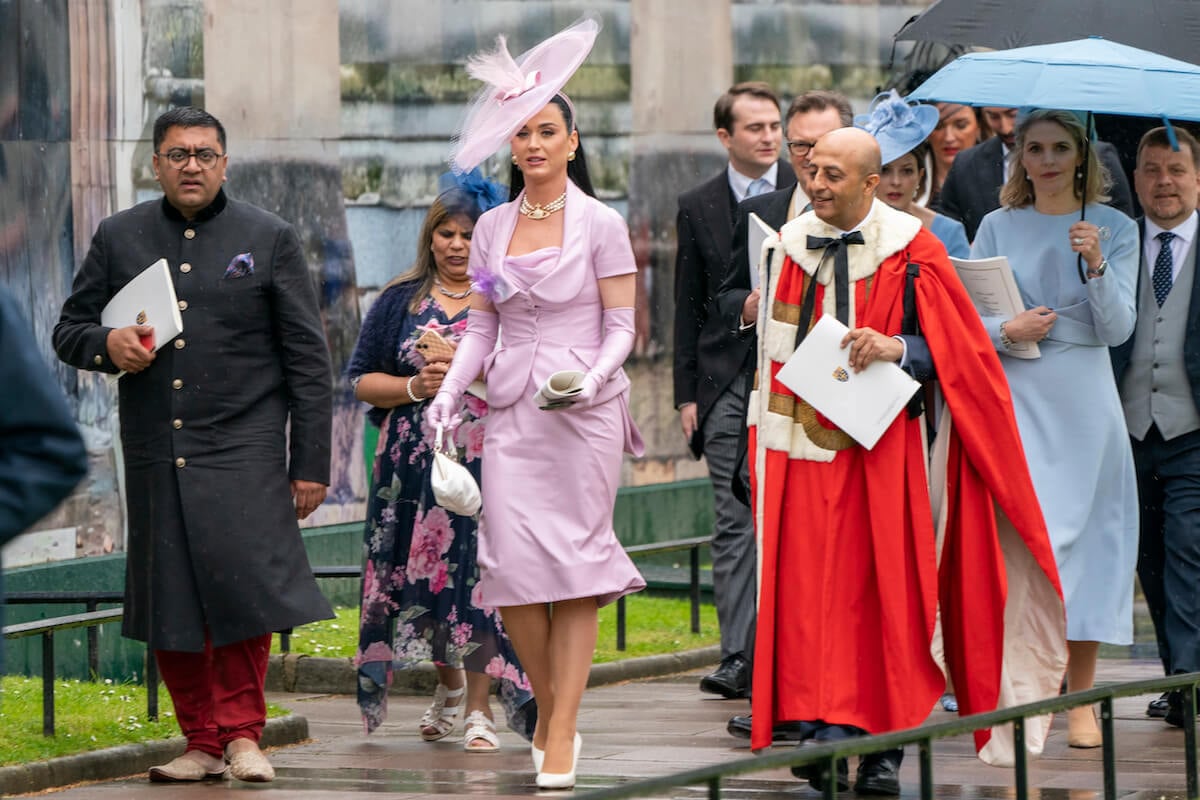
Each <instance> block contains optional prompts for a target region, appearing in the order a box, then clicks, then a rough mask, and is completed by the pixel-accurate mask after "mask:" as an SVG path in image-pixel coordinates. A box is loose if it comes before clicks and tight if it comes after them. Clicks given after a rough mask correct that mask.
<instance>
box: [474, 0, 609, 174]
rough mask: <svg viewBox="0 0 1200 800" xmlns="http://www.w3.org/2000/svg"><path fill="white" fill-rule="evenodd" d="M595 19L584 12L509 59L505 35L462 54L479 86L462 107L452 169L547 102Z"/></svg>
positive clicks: (493, 145)
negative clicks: (482, 48)
mask: <svg viewBox="0 0 1200 800" xmlns="http://www.w3.org/2000/svg"><path fill="white" fill-rule="evenodd" d="M599 33H600V20H598V19H596V18H594V17H585V18H584V19H581V20H579V21H578V22H576V23H575V24H574V25H572V26H570V27H569V28H567V29H566V30H563V31H560V32H559V33H556V34H555V35H554V36H551V37H550V38H549V39H546V40H545V41H544V42H541V43H540V44H537V45H534V46H533V47H532V48H530V49H529V50H527V51H526V52H524V53H522V54H521V55H520V56H518V57H517V58H516V59H514V58H513V57H512V56H511V55H509V52H508V45H507V42H506V40H505V37H504V36H497V37H496V49H495V50H494V51H491V52H484V53H477V54H476V55H473V56H471V57H470V58H469V59H467V74H468V75H470V76H471V77H472V78H475V79H476V80H479V81H483V83H484V84H485V85H484V87H483V89H482V90H481V91H480V92H479V93H478V94H477V95H476V96H475V98H474V99H473V100H472V101H471V104H470V105H469V106H468V107H467V113H466V117H465V119H464V121H463V124H462V127H461V129H460V130H459V133H458V135H457V136H455V137H454V150H453V151H452V152H451V154H450V167H451V169H453V170H454V171H455V172H470V171H471V170H472V169H474V168H475V167H477V166H478V165H479V164H481V163H482V162H483V161H484V160H485V159H486V158H488V157H489V156H491V155H492V154H493V153H495V152H496V151H497V150H499V149H500V148H501V147H503V146H504V144H505V143H506V142H507V141H508V140H509V139H511V138H512V137H513V135H514V134H515V133H516V132H517V131H518V130H520V129H521V126H522V125H524V124H525V123H526V122H528V121H529V119H530V118H531V117H533V116H534V115H535V114H537V113H538V112H539V111H541V110H542V109H543V108H545V107H546V104H547V103H549V102H550V100H551V98H553V97H554V95H556V94H558V93H559V92H560V91H561V90H562V88H563V86H565V85H566V84H567V81H568V80H570V79H571V76H572V75H574V74H575V70H577V69H579V65H580V64H582V63H583V60H584V59H585V58H587V55H588V53H589V52H591V49H592V45H593V44H594V43H595V41H596V36H597V34H599Z"/></svg>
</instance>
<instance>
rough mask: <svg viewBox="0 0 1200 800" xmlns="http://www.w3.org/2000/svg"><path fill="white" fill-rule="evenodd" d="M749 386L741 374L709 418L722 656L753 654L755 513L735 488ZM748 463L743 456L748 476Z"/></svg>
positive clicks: (708, 450) (706, 442) (715, 584)
mask: <svg viewBox="0 0 1200 800" xmlns="http://www.w3.org/2000/svg"><path fill="white" fill-rule="evenodd" d="M745 390H746V384H745V381H743V380H740V379H735V380H734V381H733V385H732V386H730V387H729V388H728V389H726V390H725V392H723V393H722V394H721V396H720V397H718V398H717V401H716V402H715V403H714V404H713V407H712V409H711V410H710V411H709V412H708V417H707V418H706V419H705V420H704V458H705V460H706V461H707V462H708V474H709V477H710V478H711V479H712V485H713V499H714V510H715V526H714V529H713V536H712V547H711V550H712V573H713V596H714V599H715V601H716V606H717V622H718V623H719V624H720V626H721V657H722V658H726V657H728V656H732V655H734V654H736V653H742V654H743V655H744V656H745V657H746V659H747V660H752V658H753V656H754V619H755V615H756V609H755V572H756V564H757V559H758V552H757V546H756V544H755V540H754V517H753V516H752V515H751V513H750V509H749V508H747V507H746V506H744V505H742V503H741V502H739V501H738V499H737V498H736V497H734V496H733V492H732V490H731V489H730V479H731V478H732V477H733V470H734V467H735V466H736V465H737V463H738V452H737V447H738V441H739V438H740V436H741V432H742V429H743V428H744V427H745V425H746V396H745V394H744V393H745ZM746 464H747V462H746V461H745V460H743V461H742V471H743V477H744V475H745V471H746Z"/></svg>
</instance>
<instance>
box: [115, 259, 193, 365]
mask: <svg viewBox="0 0 1200 800" xmlns="http://www.w3.org/2000/svg"><path fill="white" fill-rule="evenodd" d="M100 324H101V325H103V326H104V327H106V328H124V327H127V326H129V325H153V326H154V347H153V349H154V350H158V349H159V348H160V347H162V346H163V345H164V344H166V343H167V342H169V341H171V340H172V339H174V338H175V337H176V336H178V335H179V334H181V333H183V317H182V316H181V315H180V314H179V303H178V301H177V300H176V299H175V284H174V283H173V282H172V281H171V270H170V268H169V267H168V266H167V260H166V259H165V258H160V259H159V260H158V261H155V262H154V263H153V264H151V265H150V266H148V267H146V268H145V269H144V270H142V271H141V273H139V274H138V276H137V277H136V278H134V279H133V280H131V281H130V282H129V283H127V284H125V285H124V286H122V287H121V291H119V292H117V293H116V294H115V295H113V298H112V299H111V300H109V301H108V305H106V306H105V307H104V310H103V311H101V312H100ZM147 349H149V348H147Z"/></svg>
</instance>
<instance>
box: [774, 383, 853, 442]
mask: <svg viewBox="0 0 1200 800" xmlns="http://www.w3.org/2000/svg"><path fill="white" fill-rule="evenodd" d="M767 410H768V411H770V412H771V413H773V414H780V415H782V416H785V417H791V418H792V420H793V421H794V422H797V423H799V425H800V427H802V428H804V433H805V435H806V436H808V440H809V441H810V442H812V443H813V444H815V445H816V446H817V447H821V448H824V449H825V450H835V451H836V450H848V449H850V448H851V447H854V444H855V442H854V440H853V439H852V438H850V435H849V434H848V433H846V432H845V431H843V430H841V429H840V428H832V429H831V428H826V427H825V426H824V425H822V424H821V423H820V422H818V421H817V410H816V409H815V408H813V407H812V406H810V405H809V404H808V403H806V402H805V401H804V400H801V399H800V398H799V397H796V396H795V395H791V394H780V393H778V392H772V393H771V397H770V398H769V399H768V400H767Z"/></svg>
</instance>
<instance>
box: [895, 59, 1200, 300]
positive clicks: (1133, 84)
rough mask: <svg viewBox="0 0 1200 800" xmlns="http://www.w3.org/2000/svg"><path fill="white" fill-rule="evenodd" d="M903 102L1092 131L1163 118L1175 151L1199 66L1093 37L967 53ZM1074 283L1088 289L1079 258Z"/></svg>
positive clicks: (1196, 111) (1192, 110)
mask: <svg viewBox="0 0 1200 800" xmlns="http://www.w3.org/2000/svg"><path fill="white" fill-rule="evenodd" d="M908 99H909V100H925V101H930V102H933V101H939V102H951V103H962V104H965V105H972V106H1005V107H1009V108H1012V107H1030V106H1032V107H1034V108H1058V109H1064V110H1068V111H1082V112H1086V113H1087V127H1088V130H1089V131H1090V130H1091V128H1092V113H1093V112H1096V113H1101V114H1124V115H1129V116H1138V117H1161V118H1162V120H1163V124H1164V125H1165V126H1166V128H1167V138H1168V139H1169V140H1170V142H1171V146H1172V147H1173V148H1174V149H1176V150H1178V149H1179V144H1178V142H1176V141H1175V132H1174V130H1173V129H1172V128H1171V124H1170V121H1169V120H1170V119H1179V120H1196V121H1200V66H1197V65H1195V64H1189V63H1187V62H1186V61H1178V60H1176V59H1174V58H1167V57H1166V56H1161V55H1158V54H1157V53H1151V52H1149V51H1148V50H1139V49H1138V48H1136V47H1130V46H1129V45H1124V44H1119V43H1117V42H1111V41H1108V40H1107V39H1101V38H1099V37H1091V38H1088V39H1077V40H1075V41H1071V42H1059V43H1057V44H1045V45H1036V46H1033V47H1016V48H1013V49H1011V50H996V51H994V52H989V53H967V54H966V55H962V56H959V57H958V58H957V59H955V60H954V61H952V62H950V63H949V64H947V65H946V66H944V67H942V68H941V69H940V70H938V71H937V72H936V73H934V75H933V76H932V77H931V78H929V80H927V81H925V82H924V83H922V84H921V85H920V86H918V87H917V88H916V89H915V90H914V91H913V92H912V93H911V94H910V95H909V96H908ZM1084 169H1085V170H1086V169H1087V153H1086V151H1085V153H1084ZM1082 218H1083V213H1082V211H1081V212H1080V219H1082ZM1079 279H1080V281H1082V282H1085V283H1086V282H1087V278H1086V277H1085V275H1084V272H1083V266H1082V257H1081V258H1080V261H1079Z"/></svg>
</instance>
